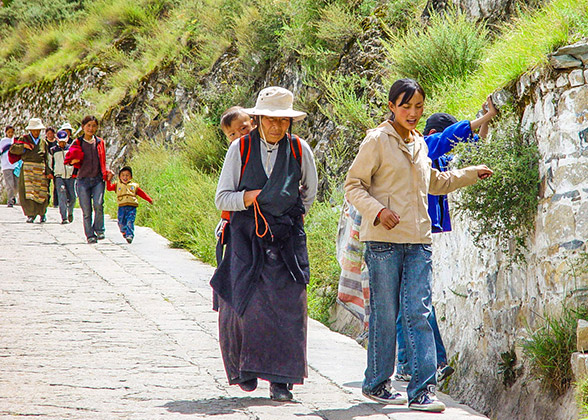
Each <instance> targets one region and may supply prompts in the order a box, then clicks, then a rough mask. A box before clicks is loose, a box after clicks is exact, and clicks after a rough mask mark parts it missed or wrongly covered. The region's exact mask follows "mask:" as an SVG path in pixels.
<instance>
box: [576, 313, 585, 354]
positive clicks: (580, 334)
mask: <svg viewBox="0 0 588 420" xmlns="http://www.w3.org/2000/svg"><path fill="white" fill-rule="evenodd" d="M576 340H577V346H576V348H577V349H578V351H579V352H581V353H584V352H588V321H586V320H584V319H579V320H578V327H577V328H576Z"/></svg>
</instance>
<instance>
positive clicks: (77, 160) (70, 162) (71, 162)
mask: <svg viewBox="0 0 588 420" xmlns="http://www.w3.org/2000/svg"><path fill="white" fill-rule="evenodd" d="M79 161H80V160H79V159H72V160H70V161H69V164H70V165H75V164H76V163H78V162H79Z"/></svg>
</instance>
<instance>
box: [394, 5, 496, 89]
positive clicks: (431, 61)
mask: <svg viewBox="0 0 588 420" xmlns="http://www.w3.org/2000/svg"><path fill="white" fill-rule="evenodd" d="M487 44H488V31H487V30H486V28H485V27H484V25H483V24H481V23H477V22H473V21H472V20H471V19H469V18H468V17H467V15H466V14H465V13H462V12H458V11H456V10H451V11H449V12H446V13H433V14H432V15H431V17H430V19H429V22H428V25H424V24H421V25H420V26H419V27H415V28H410V29H409V30H408V31H407V32H406V33H404V34H402V35H401V36H400V37H393V38H392V39H391V41H389V42H386V43H385V45H387V60H388V61H389V62H390V63H391V65H392V68H393V72H392V76H393V77H394V78H395V79H396V78H404V77H409V78H412V79H415V80H418V81H419V83H420V84H421V85H422V86H423V88H424V89H425V91H427V92H431V91H433V90H435V88H436V87H439V86H441V85H444V84H445V85H446V84H447V83H450V82H452V81H454V80H461V79H464V78H465V77H466V76H468V75H469V74H471V73H473V72H474V71H475V70H476V69H477V68H478V66H479V64H480V60H481V58H482V55H483V52H484V48H485V47H486V45H487Z"/></svg>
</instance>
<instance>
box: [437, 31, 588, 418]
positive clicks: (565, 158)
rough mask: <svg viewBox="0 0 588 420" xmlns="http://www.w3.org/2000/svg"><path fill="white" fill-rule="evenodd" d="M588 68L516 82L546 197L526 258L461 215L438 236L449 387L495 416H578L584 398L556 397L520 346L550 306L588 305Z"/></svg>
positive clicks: (539, 72)
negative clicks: (502, 367)
mask: <svg viewBox="0 0 588 420" xmlns="http://www.w3.org/2000/svg"><path fill="white" fill-rule="evenodd" d="M584 45H586V42H584ZM587 46H588V45H587ZM576 47H577V46H576ZM560 51H569V50H566V49H560ZM558 55H561V54H560V53H559V52H558V53H556V54H555V56H558ZM552 59H553V57H552ZM583 66H584V65H583V63H582V62H581V61H580V62H579V63H576V67H567V66H566V67H561V68H559V69H552V68H550V67H545V68H542V69H536V70H533V71H531V72H529V73H527V74H525V75H523V76H522V77H521V78H520V79H519V80H518V82H517V83H516V84H515V85H513V86H512V88H511V94H512V96H513V98H514V100H515V102H516V105H517V106H518V108H519V109H521V110H522V117H521V125H522V129H523V130H525V131H526V132H527V133H528V135H530V136H532V137H533V138H534V139H535V140H536V142H537V144H538V146H539V150H540V153H541V160H540V166H539V168H540V176H541V181H540V182H541V186H540V201H539V206H538V208H537V218H536V228H535V233H534V235H533V237H531V238H529V241H528V247H529V248H528V252H527V256H526V258H527V264H526V265H523V266H509V265H508V264H507V258H506V256H505V255H503V254H502V252H501V251H500V250H499V249H498V247H496V246H495V244H494V243H492V241H487V243H486V244H485V246H484V248H477V247H475V246H474V245H473V244H472V238H471V235H470V233H469V232H470V229H469V224H470V223H471V222H470V221H468V220H463V219H459V218H455V224H454V231H453V232H451V233H447V234H442V235H435V237H434V267H435V268H434V272H435V281H434V300H435V301H436V309H437V318H438V319H440V320H441V321H440V328H441V331H442V332H443V337H444V340H445V344H446V345H447V348H448V352H449V356H450V357H453V363H454V365H455V367H456V368H457V369H456V370H457V372H456V374H455V375H454V377H453V378H452V380H451V381H450V383H449V384H448V388H449V390H450V391H451V392H452V393H453V394H455V395H456V396H458V397H460V398H462V399H463V400H464V401H465V402H466V403H468V404H470V405H472V406H474V407H475V408H477V409H478V410H481V411H484V412H485V413H488V414H490V417H492V418H497V419H512V418H533V419H537V420H539V419H554V418H557V419H574V418H576V417H575V415H576V412H575V404H573V403H572V404H567V405H560V404H555V403H554V402H553V400H552V399H551V398H550V397H548V396H545V394H544V393H542V392H541V390H540V389H539V384H538V382H537V381H536V380H534V378H533V377H532V376H530V375H529V374H528V369H527V370H525V368H526V366H525V364H524V363H523V360H524V357H523V355H522V352H521V350H520V343H521V339H522V338H524V337H526V336H527V334H528V330H527V328H528V327H531V328H535V327H537V326H539V325H541V324H542V322H543V319H542V315H543V314H544V313H545V311H547V312H549V313H552V314H554V313H557V312H558V311H560V310H561V308H562V302H564V301H566V300H567V301H568V302H570V300H571V302H572V303H577V302H578V301H581V302H584V293H583V291H582V285H583V284H585V282H586V281H587V280H588V273H587V272H586V271H582V270H581V269H579V267H578V266H577V265H578V264H579V261H580V259H579V257H580V256H581V253H582V252H585V251H586V249H587V245H586V240H587V239H588V229H587V227H588V176H587V174H588V83H587V82H588V80H587V78H586V76H588V73H587V72H586V70H585V69H584V67H583ZM513 349H514V350H515V353H516V354H517V355H518V365H517V367H521V366H522V367H523V371H524V372H527V373H526V374H525V375H523V376H522V377H521V378H520V379H519V380H518V381H516V382H515V384H514V385H513V387H512V388H508V387H506V386H505V385H503V383H502V377H501V374H499V373H498V371H499V369H498V367H499V364H500V363H501V362H502V359H501V354H505V353H506V352H509V351H511V350H513ZM513 395H515V396H516V398H515V400H516V401H515V400H513ZM542 395H543V396H542ZM565 398H568V399H571V397H570V396H569V395H567V396H566V397H565ZM560 402H561V401H560ZM568 402H569V401H568Z"/></svg>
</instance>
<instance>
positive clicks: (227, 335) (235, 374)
mask: <svg viewBox="0 0 588 420" xmlns="http://www.w3.org/2000/svg"><path fill="white" fill-rule="evenodd" d="M264 259H265V261H264V267H263V269H262V272H261V275H260V279H259V281H258V282H257V283H256V285H255V289H254V291H253V294H252V296H251V298H250V300H249V303H248V305H247V307H246V309H245V312H244V313H243V316H239V315H238V314H237V313H236V312H235V310H234V309H233V308H232V307H231V306H230V305H229V304H227V303H226V302H225V301H224V300H223V299H219V301H220V302H219V329H220V334H219V335H220V346H221V352H222V356H223V361H224V364H225V370H226V372H227V377H228V380H229V383H230V384H236V383H240V382H244V381H247V380H249V379H253V378H260V379H265V380H268V381H271V382H279V383H291V384H301V383H303V381H304V378H305V377H307V375H308V373H307V366H306V329H307V324H306V322H307V308H306V285H305V284H300V283H295V282H294V281H292V276H291V275H290V273H289V271H288V269H287V268H286V267H285V264H284V261H283V259H282V258H281V257H280V255H279V251H278V250H277V249H275V248H273V249H272V248H268V249H267V250H266V253H265V257H264Z"/></svg>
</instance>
